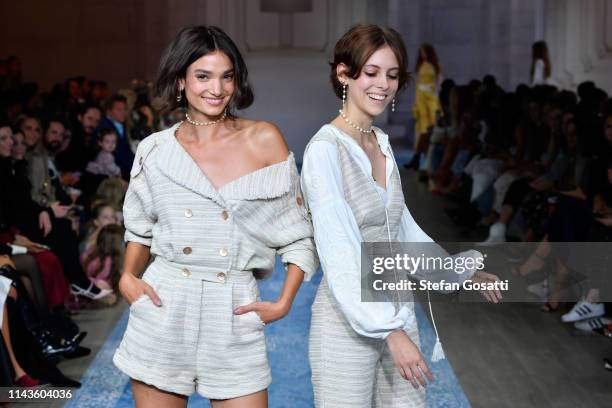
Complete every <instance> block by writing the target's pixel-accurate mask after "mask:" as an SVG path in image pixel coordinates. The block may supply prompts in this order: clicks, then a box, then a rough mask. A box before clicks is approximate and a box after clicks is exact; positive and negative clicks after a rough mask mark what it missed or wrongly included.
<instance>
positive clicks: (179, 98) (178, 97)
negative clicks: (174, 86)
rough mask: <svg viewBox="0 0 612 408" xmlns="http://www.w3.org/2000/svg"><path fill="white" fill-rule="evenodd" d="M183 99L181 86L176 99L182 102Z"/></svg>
mask: <svg viewBox="0 0 612 408" xmlns="http://www.w3.org/2000/svg"><path fill="white" fill-rule="evenodd" d="M181 99H183V90H182V89H181V88H179V91H178V95H176V101H177V102H180V101H181Z"/></svg>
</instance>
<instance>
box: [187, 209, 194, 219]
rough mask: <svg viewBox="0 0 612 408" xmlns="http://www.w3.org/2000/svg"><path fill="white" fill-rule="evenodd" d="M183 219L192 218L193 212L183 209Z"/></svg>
mask: <svg viewBox="0 0 612 408" xmlns="http://www.w3.org/2000/svg"><path fill="white" fill-rule="evenodd" d="M185 217H187V218H191V217H193V211H191V208H185Z"/></svg>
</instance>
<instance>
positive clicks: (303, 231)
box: [275, 162, 319, 281]
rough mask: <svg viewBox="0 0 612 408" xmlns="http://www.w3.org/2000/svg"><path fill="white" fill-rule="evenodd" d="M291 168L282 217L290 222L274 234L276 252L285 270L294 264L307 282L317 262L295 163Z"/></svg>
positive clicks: (317, 264) (292, 163)
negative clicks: (289, 188) (288, 190)
mask: <svg viewBox="0 0 612 408" xmlns="http://www.w3.org/2000/svg"><path fill="white" fill-rule="evenodd" d="M291 166H292V168H291V169H290V170H291V190H290V194H288V195H287V196H286V203H285V209H286V210H285V211H283V215H284V216H287V217H289V218H290V219H291V222H290V226H289V227H288V228H283V231H279V232H278V234H275V239H277V240H278V242H277V243H276V246H277V249H276V251H277V253H278V255H279V256H280V257H281V260H282V262H283V264H284V265H285V269H286V268H287V265H288V264H294V265H296V266H298V267H299V268H300V269H301V270H302V271H303V272H304V280H305V281H309V280H310V279H311V278H312V276H313V275H314V274H315V272H316V271H317V268H318V267H319V261H318V258H317V253H316V249H315V244H314V240H313V231H312V224H311V223H310V219H309V216H308V214H307V211H306V208H305V206H304V200H303V195H302V190H301V187H300V178H299V176H298V173H297V168H296V167H295V162H291Z"/></svg>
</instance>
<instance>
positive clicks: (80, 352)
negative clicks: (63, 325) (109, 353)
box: [64, 346, 91, 359]
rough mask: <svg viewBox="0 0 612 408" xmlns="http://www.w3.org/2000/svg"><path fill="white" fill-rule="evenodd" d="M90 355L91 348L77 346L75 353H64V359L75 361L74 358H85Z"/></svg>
mask: <svg viewBox="0 0 612 408" xmlns="http://www.w3.org/2000/svg"><path fill="white" fill-rule="evenodd" d="M90 354H91V349H90V348H87V347H81V346H77V347H76V348H75V349H74V350H73V351H69V352H67V353H64V357H66V358H69V359H73V358H79V357H85V356H88V355H90Z"/></svg>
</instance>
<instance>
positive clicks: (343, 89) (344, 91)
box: [342, 83, 348, 107]
mask: <svg viewBox="0 0 612 408" xmlns="http://www.w3.org/2000/svg"><path fill="white" fill-rule="evenodd" d="M347 87H348V85H347V84H346V83H344V84H342V107H344V105H345V104H346V88H347Z"/></svg>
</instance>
